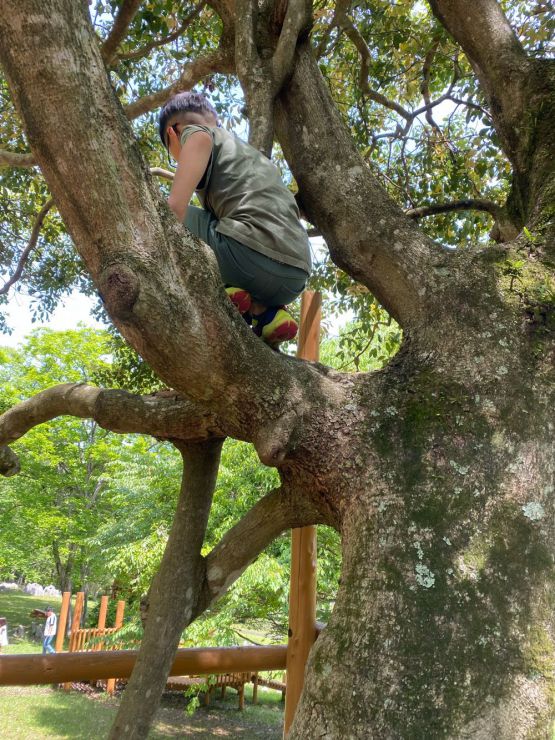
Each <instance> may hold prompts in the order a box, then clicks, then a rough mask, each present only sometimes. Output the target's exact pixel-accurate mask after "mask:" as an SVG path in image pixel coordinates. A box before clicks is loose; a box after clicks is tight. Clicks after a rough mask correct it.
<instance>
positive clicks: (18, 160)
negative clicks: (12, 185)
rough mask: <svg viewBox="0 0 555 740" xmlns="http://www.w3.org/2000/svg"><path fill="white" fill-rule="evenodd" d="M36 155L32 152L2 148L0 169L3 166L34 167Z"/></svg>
mask: <svg viewBox="0 0 555 740" xmlns="http://www.w3.org/2000/svg"><path fill="white" fill-rule="evenodd" d="M35 165H36V161H35V155H34V154H31V153H30V152H29V153H27V152H9V151H7V150H6V149H0V169H1V168H2V167H25V168H27V167H34V166H35Z"/></svg>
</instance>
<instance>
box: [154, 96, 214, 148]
mask: <svg viewBox="0 0 555 740" xmlns="http://www.w3.org/2000/svg"><path fill="white" fill-rule="evenodd" d="M179 113H201V114H207V113H208V114H210V115H213V116H214V118H216V119H217V118H218V114H217V113H216V110H215V109H214V107H213V106H212V104H211V103H209V102H208V100H207V99H206V98H205V97H204V95H202V94H201V93H194V92H182V93H177V95H174V96H173V97H172V98H170V99H169V100H168V102H167V103H166V104H165V105H164V107H163V108H162V110H161V111H160V119H159V122H158V131H159V133H160V138H161V139H162V144H163V145H164V146H166V145H167V143H166V129H167V125H168V121H169V120H170V119H171V118H173V117H174V116H176V115H178V114H179Z"/></svg>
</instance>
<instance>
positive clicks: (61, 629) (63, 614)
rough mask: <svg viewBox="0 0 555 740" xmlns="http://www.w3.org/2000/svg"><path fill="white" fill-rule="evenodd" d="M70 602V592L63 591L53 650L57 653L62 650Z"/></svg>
mask: <svg viewBox="0 0 555 740" xmlns="http://www.w3.org/2000/svg"><path fill="white" fill-rule="evenodd" d="M70 601H71V591H64V593H63V595H62V606H61V607H60V616H59V618H58V631H57V632H56V645H55V649H56V652H57V653H61V652H62V650H63V649H64V637H65V633H66V627H67V615H68V614H69V602H70Z"/></svg>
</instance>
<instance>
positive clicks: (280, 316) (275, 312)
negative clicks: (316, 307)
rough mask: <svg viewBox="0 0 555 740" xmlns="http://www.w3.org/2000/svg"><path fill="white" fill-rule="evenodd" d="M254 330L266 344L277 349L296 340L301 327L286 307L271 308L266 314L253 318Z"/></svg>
mask: <svg viewBox="0 0 555 740" xmlns="http://www.w3.org/2000/svg"><path fill="white" fill-rule="evenodd" d="M252 328H253V331H254V333H255V334H256V335H257V336H259V337H261V338H262V339H263V341H264V342H266V344H269V345H270V346H271V347H275V346H276V345H278V344H281V343H282V342H287V341H289V340H290V339H294V338H295V337H296V335H297V331H298V328H299V327H298V326H297V322H296V321H295V319H294V318H293V317H292V316H291V314H290V313H289V312H288V311H287V310H286V309H285V306H271V307H270V308H267V309H266V310H265V311H264V313H261V314H259V315H258V316H253V317H252Z"/></svg>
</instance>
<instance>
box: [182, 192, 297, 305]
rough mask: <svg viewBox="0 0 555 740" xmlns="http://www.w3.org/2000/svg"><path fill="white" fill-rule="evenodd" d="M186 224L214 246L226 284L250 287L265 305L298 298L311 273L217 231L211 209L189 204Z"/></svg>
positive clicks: (236, 286)
mask: <svg viewBox="0 0 555 740" xmlns="http://www.w3.org/2000/svg"><path fill="white" fill-rule="evenodd" d="M184 223H185V226H186V227H187V228H188V229H189V231H192V232H193V234H195V236H198V237H200V238H201V239H202V240H203V241H204V242H206V243H207V244H208V245H209V246H210V247H212V249H213V250H214V254H215V255H216V259H217V260H218V266H219V268H220V274H221V276H222V280H223V282H224V285H230V286H233V287H234V288H242V289H243V290H247V291H248V292H249V293H250V294H251V296H252V297H253V298H254V300H256V301H258V302H259V303H263V304H264V305H265V306H281V305H286V304H287V303H291V301H294V300H295V298H297V296H299V295H300V294H301V293H302V292H303V290H304V288H305V285H306V281H307V279H308V275H307V274H306V272H305V271H304V270H301V269H300V268H299V267H293V266H291V265H284V264H282V263H281V262H276V261H275V260H273V259H271V258H270V257H266V256H265V255H263V254H260V252H257V251H255V250H254V249H251V248H250V247H247V246H245V245H244V244H241V243H240V242H238V241H236V240H235V239H232V238H231V237H230V236H225V234H220V233H219V231H216V227H217V225H218V219H217V218H216V217H215V216H213V215H212V214H211V213H210V211H205V210H204V209H203V208H196V207H195V206H189V207H188V208H187V215H186V216H185V221H184Z"/></svg>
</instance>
